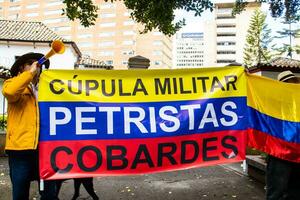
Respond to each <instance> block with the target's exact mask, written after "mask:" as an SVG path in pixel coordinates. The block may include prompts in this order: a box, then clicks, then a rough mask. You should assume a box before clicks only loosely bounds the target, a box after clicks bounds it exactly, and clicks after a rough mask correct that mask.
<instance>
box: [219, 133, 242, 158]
mask: <svg viewBox="0 0 300 200" xmlns="http://www.w3.org/2000/svg"><path fill="white" fill-rule="evenodd" d="M227 140H231V141H233V142H236V141H237V139H236V137H234V136H231V135H226V136H225V137H223V138H222V143H221V144H222V146H223V147H225V148H226V149H231V150H232V151H233V154H230V155H228V154H227V153H225V152H222V155H223V157H224V158H228V159H229V158H235V157H236V156H237V155H238V153H239V151H238V149H237V147H236V146H234V145H232V144H228V143H226V141H227Z"/></svg>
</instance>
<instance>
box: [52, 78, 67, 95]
mask: <svg viewBox="0 0 300 200" xmlns="http://www.w3.org/2000/svg"><path fill="white" fill-rule="evenodd" d="M54 83H60V85H61V86H62V85H64V82H63V81H62V80H59V79H54V80H52V81H51V82H50V85H49V87H50V90H51V92H53V93H54V94H62V93H63V92H64V90H65V89H64V88H60V89H59V90H56V89H55V88H58V87H55V86H54Z"/></svg>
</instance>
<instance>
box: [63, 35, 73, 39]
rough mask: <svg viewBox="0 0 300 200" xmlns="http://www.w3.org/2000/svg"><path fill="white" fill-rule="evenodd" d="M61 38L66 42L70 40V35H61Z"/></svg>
mask: <svg viewBox="0 0 300 200" xmlns="http://www.w3.org/2000/svg"><path fill="white" fill-rule="evenodd" d="M61 37H62V38H64V39H68V40H69V39H71V35H61Z"/></svg>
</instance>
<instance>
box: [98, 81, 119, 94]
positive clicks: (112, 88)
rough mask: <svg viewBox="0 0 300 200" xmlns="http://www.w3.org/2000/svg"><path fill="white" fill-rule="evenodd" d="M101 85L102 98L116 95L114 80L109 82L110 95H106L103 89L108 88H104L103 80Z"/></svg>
mask: <svg viewBox="0 0 300 200" xmlns="http://www.w3.org/2000/svg"><path fill="white" fill-rule="evenodd" d="M101 85H102V94H103V95H104V96H107V97H111V96H113V95H115V93H116V81H115V80H111V92H110V93H108V92H107V91H106V90H105V88H108V87H106V84H105V80H102V81H101Z"/></svg>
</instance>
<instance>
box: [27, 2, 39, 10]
mask: <svg viewBox="0 0 300 200" xmlns="http://www.w3.org/2000/svg"><path fill="white" fill-rule="evenodd" d="M38 7H39V4H38V3H33V4H29V5H27V6H26V8H28V9H32V8H38Z"/></svg>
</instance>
